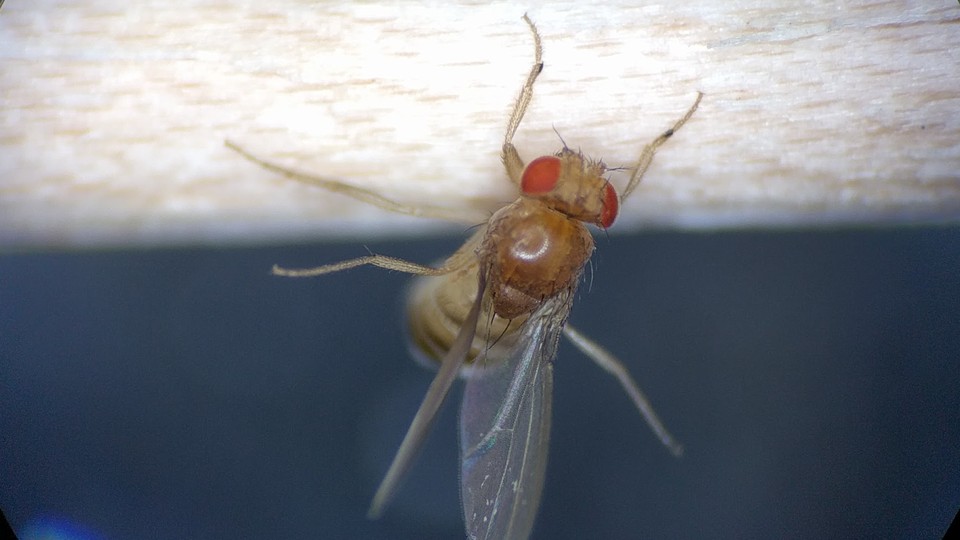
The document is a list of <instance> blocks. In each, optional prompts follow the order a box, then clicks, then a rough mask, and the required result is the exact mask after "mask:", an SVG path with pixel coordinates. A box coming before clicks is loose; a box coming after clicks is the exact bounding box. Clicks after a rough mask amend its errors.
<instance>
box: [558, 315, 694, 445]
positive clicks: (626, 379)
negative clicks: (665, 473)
mask: <svg viewBox="0 0 960 540" xmlns="http://www.w3.org/2000/svg"><path fill="white" fill-rule="evenodd" d="M563 333H564V334H566V336H567V339H569V340H570V341H571V342H572V343H573V344H574V345H575V346H576V347H577V348H578V349H580V352H582V353H583V354H585V355H587V356H589V357H590V359H591V360H593V361H594V362H596V364H597V365H598V366H600V367H602V368H603V369H604V370H606V371H607V372H609V373H610V374H612V375H613V376H614V377H616V378H617V380H618V381H620V385H621V386H623V389H624V391H626V392H627V395H628V396H630V399H631V400H632V401H633V404H634V405H635V406H636V407H637V410H638V411H640V415H641V416H643V419H644V420H646V421H647V425H649V426H650V429H652V430H653V432H654V433H655V434H656V436H657V438H658V439H660V442H662V443H663V445H664V446H666V447H667V448H668V449H669V450H670V452H671V453H672V454H673V455H675V456H677V457H680V456H681V455H683V445H681V444H680V443H679V442H677V440H676V439H674V438H673V435H671V434H670V432H669V431H667V428H665V427H664V426H663V422H661V421H660V419H659V418H657V413H656V412H654V410H653V405H651V404H650V400H648V399H647V396H645V395H644V394H643V391H642V390H640V386H639V385H638V384H637V381H635V380H633V377H631V376H630V372H629V371H627V368H626V366H624V365H623V363H622V362H621V361H620V360H617V357H615V356H613V355H612V354H610V351H608V350H606V349H604V348H603V347H601V346H600V345H598V344H597V343H596V342H594V341H593V340H591V339H590V338H588V337H587V336H585V335H583V334H581V333H580V332H579V331H578V330H576V329H575V328H573V327H572V326H570V325H569V324H568V325H566V326H564V328H563Z"/></svg>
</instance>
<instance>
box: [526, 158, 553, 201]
mask: <svg viewBox="0 0 960 540" xmlns="http://www.w3.org/2000/svg"><path fill="white" fill-rule="evenodd" d="M559 179H560V158H558V157H556V156H540V157H538V158H537V159H535V160H533V161H531V162H530V163H528V164H527V168H526V169H524V170H523V177H522V178H521V179H520V191H522V192H523V193H524V194H525V195H542V194H544V193H549V192H551V191H553V188H554V187H556V186H557V180H559Z"/></svg>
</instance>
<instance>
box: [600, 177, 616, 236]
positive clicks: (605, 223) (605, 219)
mask: <svg viewBox="0 0 960 540" xmlns="http://www.w3.org/2000/svg"><path fill="white" fill-rule="evenodd" d="M618 213H620V196H619V195H617V190H616V189H614V187H613V186H612V185H610V183H609V182H608V183H607V185H605V186H603V210H602V211H601V212H600V226H601V227H603V228H604V229H606V228H609V227H610V226H611V225H613V222H614V221H615V220H616V219H617V214H618Z"/></svg>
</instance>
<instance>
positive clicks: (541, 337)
mask: <svg viewBox="0 0 960 540" xmlns="http://www.w3.org/2000/svg"><path fill="white" fill-rule="evenodd" d="M571 304H572V291H566V292H564V293H561V294H559V295H557V296H555V297H553V298H550V299H548V300H546V301H545V302H544V304H543V305H542V306H541V307H540V308H539V309H538V310H537V311H536V312H534V313H533V314H532V315H531V316H530V318H529V319H528V320H527V322H526V323H525V324H524V326H523V327H522V328H521V329H520V333H521V335H520V336H519V338H518V340H517V343H516V345H515V346H514V348H513V349H512V351H511V352H510V353H509V355H508V357H507V358H501V359H484V358H478V359H477V360H476V364H477V371H476V373H475V374H474V375H473V376H472V377H471V378H470V379H468V380H467V384H466V389H465V390H464V396H463V404H462V406H461V407H462V408H461V410H460V453H461V464H460V493H461V498H462V500H463V513H464V521H465V523H466V527H467V537H468V538H471V539H484V540H488V539H498V540H499V539H518V538H519V539H525V538H527V537H528V536H529V535H530V530H531V529H532V528H533V521H534V518H535V517H536V513H537V507H538V506H539V505H540V494H541V492H542V491H543V479H544V472H545V470H546V466H547V447H548V446H549V441H550V400H551V395H552V388H553V360H554V358H555V357H556V351H557V342H558V340H559V339H560V332H561V331H562V330H563V325H564V323H565V322H566V319H567V315H568V314H569V313H570V306H571ZM494 360H496V361H494ZM485 361H486V362H488V365H487V366H486V367H484V366H483V362H485Z"/></svg>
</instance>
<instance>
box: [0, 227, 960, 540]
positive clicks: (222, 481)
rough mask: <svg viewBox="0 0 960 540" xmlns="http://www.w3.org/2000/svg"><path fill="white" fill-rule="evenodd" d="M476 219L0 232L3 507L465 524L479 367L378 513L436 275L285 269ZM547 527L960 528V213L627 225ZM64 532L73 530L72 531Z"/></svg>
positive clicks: (577, 397) (307, 532) (420, 246)
mask: <svg viewBox="0 0 960 540" xmlns="http://www.w3.org/2000/svg"><path fill="white" fill-rule="evenodd" d="M458 243H459V242H458V240H457V239H454V238H441V239H426V240H409V241H393V242H383V243H368V244H365V245H361V244H359V243H351V244H317V245H298V246H289V247H269V248H255V247H254V248H230V249H170V250H141V251H103V252H82V253H28V254H7V255H3V256H2V257H0V507H2V509H3V510H4V512H5V513H6V515H7V517H8V519H9V520H10V521H11V524H12V525H13V527H14V529H15V530H16V531H17V533H18V534H19V535H20V536H21V538H31V537H33V538H37V537H41V535H42V534H58V535H60V536H59V537H60V538H111V539H112V538H116V539H127V538H131V539H135V538H171V539H172V538H247V537H268V538H270V537H272V538H364V539H376V538H391V539H403V538H411V539H412V538H418V539H421V538H451V539H453V538H463V534H464V533H463V528H462V523H461V517H460V509H459V495H458V493H459V491H458V487H457V471H458V465H457V448H456V440H457V436H456V421H457V420H456V418H457V408H458V405H459V388H457V389H456V390H455V393H454V395H453V396H451V399H450V400H449V401H448V403H447V406H446V409H445V412H444V414H443V417H442V418H441V421H440V423H439V424H438V426H437V429H435V431H434V433H433V435H432V437H431V439H430V441H429V442H428V445H427V448H426V451H425V452H424V455H423V456H421V459H420V460H419V461H418V463H417V465H416V467H415V468H414V469H413V471H412V473H411V475H410V477H409V478H408V480H407V482H406V483H405V484H404V487H403V489H402V490H401V492H400V494H399V496H398V497H397V500H396V501H395V502H394V503H393V504H392V506H390V507H389V509H388V511H387V513H386V515H385V517H384V518H383V519H381V520H379V521H368V520H367V519H366V518H365V513H366V510H367V506H368V504H369V502H370V499H371V497H372V495H373V492H374V490H375V488H376V486H377V483H378V482H379V481H380V479H381V477H382V475H383V473H384V472H385V471H386V468H387V466H388V464H389V462H390V460H391V459H392V457H393V455H394V452H395V451H396V449H397V446H398V445H399V442H400V439H401V438H402V436H403V433H404V432H405V430H406V428H407V426H408V424H409V422H410V420H411V419H412V417H413V414H414V411H415V409H416V407H417V405H418V404H419V401H420V399H421V398H422V396H423V394H424V392H425V390H426V388H427V385H428V384H429V382H430V380H431V377H432V373H431V372H429V371H426V370H424V369H422V368H420V367H419V366H418V365H417V364H415V363H414V362H413V361H411V360H410V358H409V355H408V354H407V351H406V345H405V339H404V335H403V325H402V323H401V317H402V309H403V308H402V306H403V293H404V287H405V284H406V283H408V282H409V277H407V276H404V275H402V274H398V273H394V272H387V271H384V270H379V269H372V268H365V269H358V270H353V271H349V272H344V273H340V274H336V275H330V276H325V277H322V278H315V279H303V280H294V279H285V278H278V277H272V276H270V275H269V270H270V267H271V266H272V265H273V264H275V263H279V264H282V265H286V266H310V265H316V264H322V263H328V262H334V261H338V260H341V259H347V258H352V257H356V256H362V255H365V254H366V249H365V246H366V247H367V248H369V249H370V250H372V251H374V252H378V253H384V254H389V255H393V256H397V257H403V258H408V259H412V260H415V261H421V262H432V261H434V260H436V259H438V258H440V257H442V256H444V255H445V254H447V253H449V252H450V251H452V250H453V249H455V248H456V247H457V246H458ZM597 244H598V249H597V253H596V255H595V257H594V259H593V269H592V273H589V272H588V274H587V280H586V282H585V283H584V285H583V286H582V287H581V289H580V292H579V294H578V299H577V302H576V304H575V307H574V310H573V315H572V318H571V321H572V323H573V324H575V325H577V326H578V327H579V328H580V329H581V330H582V331H584V332H585V333H586V334H587V335H589V336H591V337H592V338H594V339H596V340H597V341H598V342H600V343H601V344H603V345H605V346H607V347H608V348H609V349H610V350H611V351H613V352H614V353H615V354H617V355H618V356H619V357H620V358H621V359H623V360H624V361H625V363H627V364H628V366H629V367H630V369H631V371H632V373H633V374H634V376H635V377H636V378H637V379H638V381H639V382H640V384H641V386H642V387H643V388H644V390H645V391H646V392H647V394H648V395H649V397H650V399H651V400H652V402H653V404H654V406H655V408H656V410H657V411H658V412H659V414H660V415H661V417H662V418H663V420H664V422H665V423H666V425H667V427H668V428H669V429H670V430H671V431H672V432H673V433H674V434H675V435H676V436H677V437H678V438H679V439H680V440H681V442H683V443H684V445H685V448H686V454H685V455H684V456H683V457H682V458H681V459H675V458H673V457H672V456H671V455H670V453H669V452H668V451H667V450H666V449H665V448H663V447H662V446H660V444H659V443H658V442H657V441H656V439H655V438H654V437H653V435H652V434H651V433H650V431H649V429H648V428H647V427H646V425H645V424H644V423H643V421H642V419H641V418H640V416H639V415H638V414H637V412H636V411H635V410H634V409H633V407H632V405H631V403H630V402H629V400H628V398H627V397H626V396H625V395H624V394H623V392H622V391H621V390H620V387H619V385H618V384H617V383H616V381H614V380H613V379H612V378H611V377H609V376H608V375H607V374H606V373H605V372H603V371H601V370H600V369H599V368H597V367H596V366H594V365H593V364H592V363H591V362H590V361H589V360H588V359H586V358H585V357H583V356H582V355H580V354H579V353H577V352H576V351H575V350H574V349H573V348H572V347H570V346H569V345H567V344H564V345H563V346H562V347H561V350H560V354H559V356H558V358H557V363H556V382H555V394H554V419H553V437H552V441H551V453H550V461H549V466H548V470H547V482H546V487H545V492H544V497H543V504H542V507H541V511H540V514H539V517H538V520H537V525H536V527H535V529H534V537H535V538H551V539H561V538H641V537H655V538H656V537H659V538H702V537H714V538H770V537H786V538H791V537H892V538H904V537H909V538H924V537H926V538H929V537H939V536H940V535H942V534H943V532H944V531H945V530H946V527H947V525H948V524H949V522H950V520H951V519H952V518H953V516H954V514H955V513H956V511H957V509H958V507H960V444H958V443H960V392H958V388H960V229H958V228H900V229H889V230H887V229H842V230H833V231H818V232H750V231H738V232H724V233H711V234H692V233H684V234H679V233H670V232H652V233H646V234H639V235H633V236H616V235H614V236H610V237H604V236H600V237H598V242H597ZM48 537H55V536H48Z"/></svg>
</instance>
